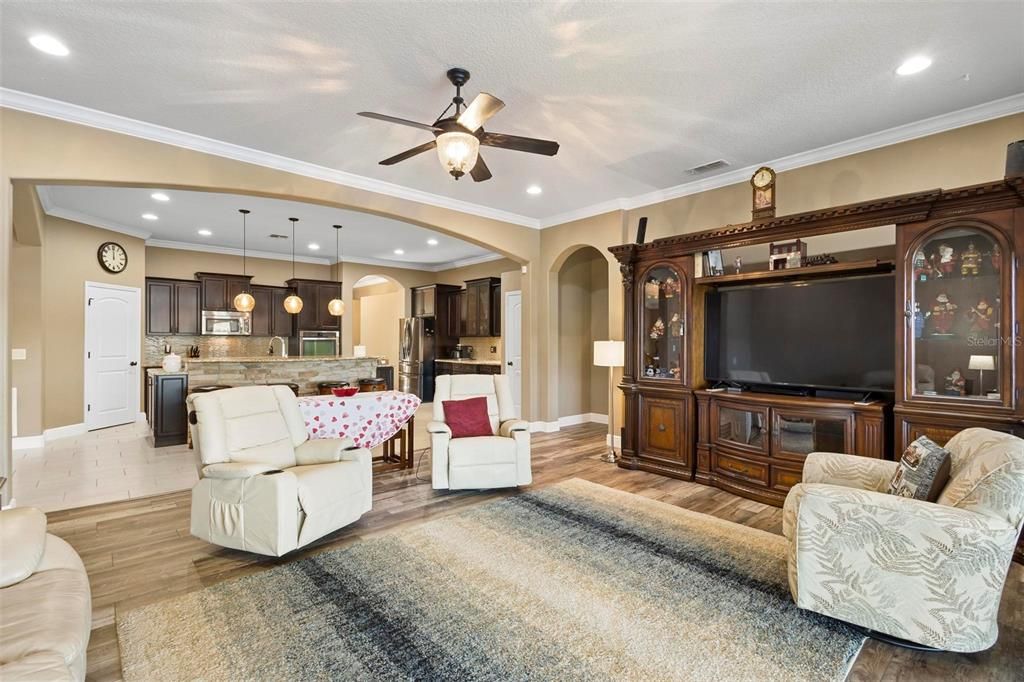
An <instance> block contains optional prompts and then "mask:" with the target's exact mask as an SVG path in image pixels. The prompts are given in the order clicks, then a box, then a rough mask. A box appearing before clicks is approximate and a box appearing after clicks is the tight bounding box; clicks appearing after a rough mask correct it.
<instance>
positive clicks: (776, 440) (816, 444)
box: [771, 407, 854, 463]
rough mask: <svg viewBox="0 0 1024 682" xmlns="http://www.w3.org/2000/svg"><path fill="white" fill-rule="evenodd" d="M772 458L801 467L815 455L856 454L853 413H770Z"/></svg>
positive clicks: (775, 410) (784, 410) (785, 410)
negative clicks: (787, 461)
mask: <svg viewBox="0 0 1024 682" xmlns="http://www.w3.org/2000/svg"><path fill="white" fill-rule="evenodd" d="M771 420H772V447H771V456H772V457H778V458H781V459H789V460H792V461H793V462H796V463H802V462H803V460H804V458H805V457H807V455H809V454H810V453H812V452H840V453H844V454H848V455H852V454H854V452H853V422H854V417H853V413H852V412H840V411H835V412H826V411H824V410H813V411H812V410H800V409H796V408H778V407H773V408H772V410H771Z"/></svg>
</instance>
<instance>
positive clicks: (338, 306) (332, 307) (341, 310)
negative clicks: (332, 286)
mask: <svg viewBox="0 0 1024 682" xmlns="http://www.w3.org/2000/svg"><path fill="white" fill-rule="evenodd" d="M340 244H341V225H335V226H334V258H335V264H336V267H337V268H338V272H339V273H340V272H341V246H340ZM338 284H341V282H338ZM327 312H329V313H330V314H331V315H334V316H335V317H341V316H342V315H344V314H345V302H344V301H343V300H341V299H340V298H332V299H331V300H330V301H328V303H327Z"/></svg>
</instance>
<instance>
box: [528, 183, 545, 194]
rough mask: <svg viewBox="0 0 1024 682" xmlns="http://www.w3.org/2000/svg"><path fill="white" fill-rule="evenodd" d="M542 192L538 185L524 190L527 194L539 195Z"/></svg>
mask: <svg viewBox="0 0 1024 682" xmlns="http://www.w3.org/2000/svg"><path fill="white" fill-rule="evenodd" d="M543 191H544V190H542V189H541V188H540V185H530V186H529V187H527V188H526V193H527V194H540V193H541V192H543Z"/></svg>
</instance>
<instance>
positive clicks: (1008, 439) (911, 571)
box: [783, 428, 1024, 652]
mask: <svg viewBox="0 0 1024 682" xmlns="http://www.w3.org/2000/svg"><path fill="white" fill-rule="evenodd" d="M946 449H947V450H949V452H950V454H951V456H952V462H951V467H950V476H949V482H948V483H947V484H946V487H945V489H943V491H942V493H941V494H940V495H939V498H938V500H937V501H936V502H934V503H933V502H925V501H922V500H912V499H908V498H905V497H898V496H895V495H889V494H888V492H887V491H888V489H889V480H890V479H891V478H892V476H893V473H895V471H896V467H897V466H899V465H898V463H897V462H888V461H883V460H877V459H868V458H866V457H856V456H853V455H839V454H833V453H825V452H815V453H811V454H810V455H808V456H807V460H806V461H805V463H804V472H803V482H802V483H799V484H798V485H795V486H793V489H792V490H790V491H789V495H787V497H786V504H785V507H784V513H783V533H784V534H785V536H786V539H787V540H788V541H789V551H788V557H787V559H788V565H789V589H790V591H791V592H792V594H793V599H794V600H796V603H797V606H799V607H801V608H805V609H809V610H811V611H817V612H818V613H823V614H825V615H826V616H831V617H833V618H838V619H839V620H844V621H846V622H848V623H853V624H855V625H859V626H861V627H864V628H867V629H869V630H873V631H875V632H879V633H883V634H884V635H889V636H892V637H896V638H899V639H903V640H909V641H911V642H915V643H918V644H923V645H925V646H929V647H935V648H937V649H945V650H948V651H962V652H968V651H981V650H983V649H987V648H989V647H990V646H992V645H993V644H994V643H995V641H996V637H997V635H998V627H997V624H996V616H997V614H998V611H999V600H1000V597H1001V595H1002V591H1003V583H1004V582H1005V581H1006V573H1007V570H1008V569H1009V566H1010V561H1011V560H1012V558H1013V550H1014V547H1015V545H1016V543H1017V538H1018V536H1019V535H1020V531H1021V525H1022V523H1024V441H1022V440H1021V439H1019V438H1016V437H1014V436H1011V435H1009V434H1006V433H1000V432H997V431H990V430H988V429H979V428H973V429H966V430H964V431H961V432H960V433H958V434H957V435H956V436H954V437H953V438H952V439H951V440H950V441H949V443H947V444H946Z"/></svg>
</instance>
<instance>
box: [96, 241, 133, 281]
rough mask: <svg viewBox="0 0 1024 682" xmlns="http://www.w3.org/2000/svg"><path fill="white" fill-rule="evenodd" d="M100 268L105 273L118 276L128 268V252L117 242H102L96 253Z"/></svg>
mask: <svg viewBox="0 0 1024 682" xmlns="http://www.w3.org/2000/svg"><path fill="white" fill-rule="evenodd" d="M96 258H97V259H99V261H100V266H101V267H102V268H103V269H104V270H106V271H107V272H110V273H113V274H115V275H116V274H118V273H119V272H124V269H125V268H126V267H128V252H127V251H125V250H124V247H123V246H121V245H120V244H118V243H117V242H103V243H102V244H100V248H99V250H97V251H96Z"/></svg>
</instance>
